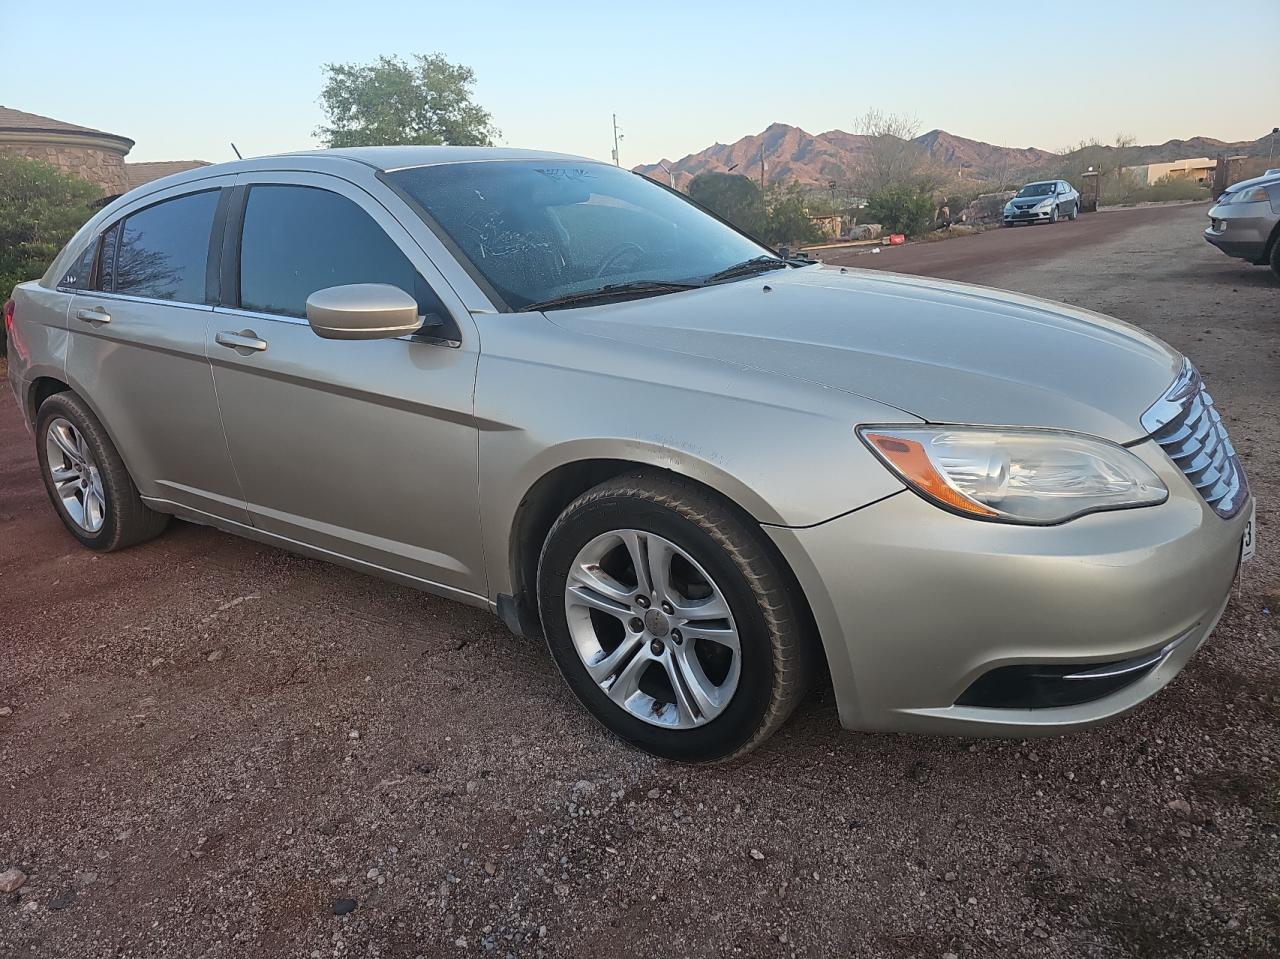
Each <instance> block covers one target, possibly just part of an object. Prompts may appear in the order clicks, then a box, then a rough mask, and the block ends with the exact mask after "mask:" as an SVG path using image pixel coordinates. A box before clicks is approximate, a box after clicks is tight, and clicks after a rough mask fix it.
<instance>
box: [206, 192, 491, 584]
mask: <svg viewBox="0 0 1280 959" xmlns="http://www.w3.org/2000/svg"><path fill="white" fill-rule="evenodd" d="M237 184H238V187H237V193H238V194H241V193H242V194H243V199H242V205H239V204H238V213H239V217H240V218H241V220H242V222H241V224H240V229H239V231H238V235H239V238H240V239H239V247H238V250H229V251H228V254H229V255H231V256H234V254H235V253H238V263H239V269H238V274H239V275H238V279H233V280H231V281H224V284H223V286H224V289H223V304H224V305H222V306H219V307H218V308H217V310H216V311H215V312H214V314H213V319H214V322H213V326H212V327H211V335H210V344H209V359H210V361H211V362H212V364H213V373H214V381H215V383H216V385H217V390H218V397H219V403H220V407H221V410H222V416H223V422H224V425H225V428H226V432H227V441H228V444H229V445H230V448H231V458H232V461H233V462H234V464H235V469H236V473H237V475H238V476H239V478H240V484H241V488H242V489H243V491H244V496H245V499H246V501H247V504H248V509H249V512H250V515H251V517H252V521H253V523H254V525H255V526H257V527H258V528H260V529H261V530H263V531H264V532H267V533H271V534H273V535H275V536H279V537H282V538H283V539H285V540H290V541H293V542H296V543H301V544H305V545H307V546H310V547H312V548H313V549H317V550H321V551H323V552H326V553H329V554H335V555H336V556H339V557H346V558H349V559H354V560H357V561H358V562H359V563H361V564H366V565H367V566H370V567H373V568H375V571H376V570H390V571H393V572H396V573H399V574H403V575H407V576H411V577H413V578H415V579H417V580H421V581H425V582H427V583H431V584H436V585H438V586H441V587H445V588H446V591H456V592H461V593H467V594H472V595H477V594H478V595H484V594H485V592H486V581H485V574H484V563H483V554H482V552H481V546H480V522H479V507H478V496H477V474H476V469H477V446H478V436H477V432H476V426H475V423H474V418H473V413H472V396H473V392H474V387H475V376H476V361H477V352H476V351H477V338H476V335H475V329H474V326H472V324H471V320H470V316H469V314H468V313H467V311H466V310H465V309H464V308H463V307H462V304H461V302H460V301H458V299H457V297H456V296H455V295H454V294H453V292H452V291H451V290H450V289H449V288H448V286H447V285H446V284H445V283H444V282H443V279H442V278H441V277H440V275H439V273H438V272H437V271H436V270H435V268H434V266H433V265H432V264H431V262H430V260H428V259H427V257H426V255H425V254H424V253H423V252H422V250H421V249H420V248H418V247H417V245H416V244H415V243H414V241H413V238H412V237H411V236H410V235H409V233H408V232H407V231H406V230H405V229H404V227H402V226H401V225H400V224H399V223H398V222H397V221H396V220H395V218H394V217H392V216H391V214H390V213H388V212H387V211H386V209H385V208H383V207H382V206H381V205H380V204H379V203H378V202H377V200H376V199H374V198H373V197H371V196H370V195H369V194H368V193H366V192H364V191H363V190H361V189H360V188H358V187H356V186H354V185H352V184H350V183H347V182H346V181H344V180H341V179H338V178H336V177H330V176H325V175H320V174H310V173H289V174H246V175H244V176H241V177H240V178H238V180H237ZM235 220H236V215H235V214H233V216H232V217H231V218H229V221H228V233H229V235H231V236H235V235H236V233H235ZM232 272H234V271H232ZM225 275H227V274H226V273H225V271H224V276H225ZM348 283H391V284H393V285H396V286H399V287H400V288H401V289H404V290H405V291H406V292H408V293H410V294H411V295H413V296H415V297H416V298H417V299H418V302H419V308H420V310H421V311H422V312H423V313H436V314H441V313H443V314H445V315H446V316H447V317H448V320H449V323H450V325H451V328H452V333H451V334H450V339H451V340H452V342H445V341H443V340H441V339H438V338H436V339H432V338H427V337H425V336H422V335H415V336H409V337H401V338H399V339H386V340H364V341H343V340H326V339H321V338H320V337H318V336H317V335H316V334H315V333H314V332H313V331H312V330H311V327H310V326H309V325H308V323H307V320H306V299H307V297H308V296H309V295H310V294H311V293H313V292H315V291H316V290H319V289H324V288H327V287H331V286H340V285H343V284H348ZM228 285H234V286H235V289H231V290H228V289H226V287H227V286H228ZM436 332H438V331H436Z"/></svg>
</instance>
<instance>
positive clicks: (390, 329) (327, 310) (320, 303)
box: [307, 283, 423, 340]
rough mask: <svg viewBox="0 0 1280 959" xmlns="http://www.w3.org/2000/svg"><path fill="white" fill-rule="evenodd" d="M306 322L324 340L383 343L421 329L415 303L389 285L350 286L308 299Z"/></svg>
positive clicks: (402, 291) (336, 287)
mask: <svg viewBox="0 0 1280 959" xmlns="http://www.w3.org/2000/svg"><path fill="white" fill-rule="evenodd" d="M307 322H308V323H310V324H311V329H312V330H313V331H314V332H315V334H316V336H321V337H324V338H325V339H326V340H384V339H394V338H395V337H397V336H405V335H406V334H409V333H413V332H416V331H417V330H418V329H420V328H421V327H422V324H423V318H422V317H421V316H419V315H418V302H417V300H415V299H414V298H413V297H411V296H410V295H409V294H408V293H406V292H405V291H404V290H402V289H400V288H399V287H396V286H391V285H390V284H389V283H350V284H348V285H346V286H331V287H328V288H327V289H323V290H316V291H315V292H314V293H312V294H311V295H310V296H309V297H307Z"/></svg>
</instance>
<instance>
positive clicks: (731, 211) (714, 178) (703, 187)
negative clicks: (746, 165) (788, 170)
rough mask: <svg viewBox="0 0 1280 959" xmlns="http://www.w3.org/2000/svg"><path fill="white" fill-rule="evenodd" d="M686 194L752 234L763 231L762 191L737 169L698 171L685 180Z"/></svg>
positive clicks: (758, 233) (764, 215)
mask: <svg viewBox="0 0 1280 959" xmlns="http://www.w3.org/2000/svg"><path fill="white" fill-rule="evenodd" d="M689 198H690V199H691V200H693V201H694V202H695V203H699V204H701V205H702V206H705V207H706V208H707V209H708V210H710V211H711V212H712V213H715V214H716V215H717V216H720V217H722V218H724V219H726V220H728V221H729V222H730V223H732V224H733V225H734V226H736V227H737V228H738V229H739V230H742V231H744V232H746V233H750V234H751V235H752V236H759V235H761V233H762V231H763V227H764V225H765V220H766V214H765V204H764V194H763V193H762V192H761V191H760V187H759V185H757V183H756V181H755V180H752V179H749V178H748V177H745V176H742V175H741V174H738V173H699V174H698V175H697V176H695V177H694V178H693V179H692V180H690V181H689Z"/></svg>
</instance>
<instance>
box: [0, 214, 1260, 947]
mask: <svg viewBox="0 0 1280 959" xmlns="http://www.w3.org/2000/svg"><path fill="white" fill-rule="evenodd" d="M1108 218H1111V219H1108ZM1091 221H1092V222H1091ZM1202 221H1203V210H1202V209H1201V208H1199V207H1194V208H1185V207H1184V208H1174V209H1169V210H1161V211H1155V212H1151V211H1140V212H1137V213H1109V214H1098V215H1096V217H1093V218H1084V219H1082V220H1080V221H1078V222H1077V223H1074V224H1062V225H1060V226H1058V227H1054V228H1053V230H1055V231H1061V232H1060V233H1059V234H1058V237H1059V238H1060V239H1055V237H1054V236H1053V235H1052V234H1051V233H1050V230H1049V228H1040V230H1041V232H1042V233H1043V234H1044V237H1047V238H1042V237H1040V236H1037V237H1036V238H1035V239H1034V243H1035V244H1036V245H1034V246H1030V247H1026V248H1025V249H1024V250H1023V251H1022V252H1019V250H1018V249H1017V248H1006V247H1003V246H999V244H1007V243H1009V242H1010V241H1009V240H1008V239H1001V238H1000V236H1001V235H1000V234H995V235H991V234H987V235H983V236H979V237H973V238H965V239H960V240H953V241H949V242H947V243H940V244H937V245H936V247H919V248H907V249H904V250H895V251H893V252H892V253H890V254H885V255H882V256H879V257H876V258H875V259H876V260H877V261H878V262H876V263H874V264H871V265H875V266H883V267H891V268H899V269H912V268H919V269H920V270H923V269H925V268H928V269H932V270H934V271H936V272H938V273H941V274H949V275H960V276H961V278H963V279H967V280H974V281H978V280H981V281H985V282H990V283H993V284H997V285H1005V286H1009V287H1012V288H1015V289H1020V290H1025V291H1028V292H1032V293H1036V294H1040V295H1043V296H1048V297H1053V298H1057V299H1062V300H1067V301H1070V302H1073V303H1079V304H1083V305H1086V306H1090V307H1093V308H1095V309H1098V310H1101V311H1104V312H1108V313H1113V314H1115V315H1117V316H1119V317H1121V318H1123V319H1126V320H1129V321H1131V322H1134V323H1137V324H1139V325H1141V326H1144V327H1146V328H1147V329H1150V330H1152V331H1154V332H1155V333H1157V334H1159V335H1160V336H1162V337H1164V338H1166V339H1167V340H1169V341H1170V342H1171V343H1172V344H1173V345H1174V346H1176V347H1178V348H1180V349H1183V350H1185V351H1187V352H1189V353H1190V354H1191V355H1192V356H1193V357H1194V358H1195V359H1196V360H1197V361H1198V362H1199V363H1200V364H1201V367H1202V369H1203V370H1204V373H1205V378H1206V380H1207V381H1208V383H1209V385H1210V387H1211V388H1212V390H1213V393H1214V396H1215V398H1216V399H1217V401H1218V402H1219V404H1220V405H1221V406H1222V407H1224V408H1225V410H1226V411H1227V415H1228V421H1229V424H1230V427H1231V430H1232V435H1233V438H1234V440H1235V443H1236V445H1237V447H1239V448H1240V449H1241V451H1242V453H1243V456H1244V457H1245V462H1246V465H1247V467H1248V469H1249V473H1250V477H1251V479H1252V481H1253V484H1254V488H1255V490H1256V492H1257V494H1258V496H1259V498H1260V499H1261V502H1262V509H1261V511H1260V514H1259V518H1260V521H1261V543H1260V551H1259V554H1258V558H1257V560H1256V561H1255V562H1253V563H1251V564H1249V565H1248V566H1247V567H1245V568H1244V570H1243V572H1242V574H1241V578H1240V581H1239V585H1238V588H1237V590H1236V592H1235V594H1234V597H1233V599H1232V602H1231V605H1230V606H1229V607H1228V610H1227V613H1226V616H1225V619H1224V620H1223V623H1222V625H1221V626H1220V627H1219V628H1218V630H1217V632H1216V634H1215V635H1214V637H1213V639H1212V641H1211V642H1210V643H1209V644H1208V645H1207V646H1206V647H1205V648H1204V649H1203V650H1202V651H1201V652H1200V653H1199V654H1198V655H1197V656H1196V658H1195V659H1194V660H1193V662H1192V663H1191V665H1190V667H1189V668H1188V669H1187V670H1186V671H1185V672H1184V673H1183V674H1182V675H1181V676H1180V677H1179V678H1178V679H1177V680H1176V681H1175V682H1174V683H1173V684H1172V685H1171V686H1170V687H1169V688H1168V689H1167V690H1166V691H1164V692H1163V693H1162V694H1160V695H1159V696H1158V697H1156V698H1155V699H1154V700H1153V701H1151V702H1150V703H1148V704H1146V705H1145V706H1144V707H1143V708H1142V709H1140V710H1139V711H1138V712H1137V713H1136V714H1133V715H1131V716H1130V717H1127V718H1126V719H1124V720H1122V721H1120V722H1118V723H1115V724H1113V725H1111V726H1109V727H1106V728H1104V729H1100V730H1097V731H1094V732H1090V733H1086V734H1082V735H1077V736H1075V737H1073V738H1069V739H1061V740H1048V741H1044V740H1042V741H1036V742H1033V743H1023V742H1017V741H998V740H982V741H977V740H954V739H931V738H926V737H913V736H893V735H859V734H850V733H843V732H841V731H840V729H839V727H838V725H837V721H836V711H835V708H834V705H833V703H832V701H831V698H830V695H829V694H825V695H824V694H818V695H815V696H814V698H813V699H812V701H811V702H809V703H808V704H807V705H806V706H805V707H803V708H802V710H801V711H800V713H799V714H798V715H797V716H796V718H795V719H794V720H793V721H792V722H791V723H790V724H789V725H788V726H787V727H786V728H785V729H784V730H783V731H782V733H781V734H780V735H778V736H776V737H775V738H774V739H773V740H771V741H770V742H769V743H768V744H767V745H766V746H765V747H764V748H763V749H761V750H759V751H758V752H756V753H755V754H753V755H752V756H750V757H749V758H747V759H746V760H744V761H741V762H738V763H735V764H732V765H725V766H719V767H715V768H711V769H689V768H685V767H681V766H677V765H672V764H669V763H664V762H658V761H655V760H652V759H649V758H647V757H644V756H641V755H638V754H637V753H635V752H632V751H630V750H628V749H626V748H624V747H622V746H620V745H619V744H618V743H617V742H615V741H614V740H612V739H610V738H609V737H608V736H607V735H606V734H604V733H603V732H602V731H601V730H599V729H598V728H597V727H596V726H595V725H594V724H593V723H591V722H590V721H589V720H588V719H587V718H586V717H585V715H584V714H583V712H582V710H580V709H579V708H578V706H577V705H576V704H575V703H574V702H573V701H572V700H571V698H570V696H569V694H568V693H567V692H566V690H565V689H564V687H563V686H562V684H561V682H560V680H559V678H558V677H557V675H556V673H555V670H554V668H553V666H552V664H551V663H550V661H549V659H548V657H547V655H546V654H545V652H544V650H542V649H540V648H537V647H536V646H532V645H529V644H526V643H523V642H521V641H520V640H517V639H516V638H514V637H513V636H511V635H510V634H509V633H508V632H507V631H506V630H505V629H504V628H503V627H502V626H501V625H499V624H498V622H497V621H496V620H493V619H489V618H487V617H486V616H484V615H481V614H479V613H476V612H474V611H472V610H469V609H465V608H463V607H461V606H456V605H452V604H449V603H447V602H443V601H440V600H436V599H433V598H430V597H427V596H423V595H420V594H417V593H414V592H411V591H409V590H407V589H402V588H399V587H395V586H390V585H387V584H385V583H382V582H380V581H377V580H373V579H368V578H365V577H363V576H360V575H357V574H354V573H351V572H347V571H345V570H342V569H338V568H336V567H330V566H326V565H322V564H320V563H316V562H311V561H309V560H304V559H299V558H296V557H293V556H290V555H288V554H285V553H282V552H279V551H277V550H274V549H270V548H266V547H262V546H258V545H255V544H252V543H248V542H244V541H241V540H236V539H233V538H231V537H229V536H225V535H222V534H220V533H216V532H212V531H209V530H206V529H201V528H197V527H194V526H188V525H184V524H177V525H175V526H174V527H172V528H171V529H170V531H169V532H168V533H167V534H166V535H165V536H164V537H162V538H161V539H160V540H158V541H157V542H155V543H152V544H149V545H147V546H145V547H142V548H138V549H134V550H131V551H127V552H124V553H119V554H114V555H110V556H105V557H98V556H94V555H91V554H89V553H87V552H85V551H83V550H81V549H79V548H78V547H76V546H75V544H74V543H73V541H72V540H71V539H70V537H68V536H67V535H66V534H64V532H63V531H62V529H61V527H60V526H59V525H58V523H57V521H56V520H55V518H54V514H53V512H52V511H51V509H50V507H49V506H48V504H47V502H46V500H45V496H44V492H43V490H42V488H41V487H40V484H39V482H38V480H37V476H36V466H35V460H34V457H33V455H32V449H31V443H30V440H29V438H28V437H27V435H26V434H25V432H24V431H23V428H22V426H21V425H20V423H19V420H18V416H17V413H16V410H15V408H14V405H13V403H12V400H11V398H10V397H9V396H8V395H7V390H6V395H5V396H4V397H3V398H0V493H2V496H0V707H7V708H8V709H10V710H12V712H11V713H9V714H7V715H4V716H0V872H2V871H3V870H4V869H5V868H7V867H8V866H10V865H17V866H20V867H21V868H22V869H23V870H24V871H25V872H26V873H27V874H28V875H29V878H28V879H27V881H26V884H25V885H24V886H23V887H22V888H20V889H19V890H18V891H17V892H16V893H14V894H10V895H8V896H0V956H22V957H28V956H30V957H42V959H43V957H61V956H74V957H81V956H83V957H90V956H93V957H99V956H120V957H124V956H130V957H144V956H145V957H153V956H156V957H158V956H165V957H181V959H190V957H196V956H208V957H223V956H246V957H249V956H252V957H266V956H290V957H310V956H315V957H329V956H353V957H354V956H360V957H365V956H367V957H414V956H437V955H444V956H451V955H463V954H466V955H482V956H483V955H496V956H506V955H515V956H529V955H539V954H545V955H556V956H606V957H608V956H675V955H695V956H702V955H748V956H787V955H802V956H854V957H891V959H897V957H904V959H905V957H925V959H948V957H993V956H1033V957H1082V956H1096V957H1120V956H1138V957H1157V956H1159V957H1165V956H1195V957H1223V959H1226V957H1230V959H1241V957H1259V959H1261V957H1263V956H1274V955H1277V954H1278V953H1280V838H1278V836H1280V797H1278V786H1280V773H1278V764H1280V658H1278V656H1277V640H1278V636H1277V629H1276V625H1275V624H1276V613H1277V609H1278V608H1280V523H1277V521H1276V516H1277V513H1276V504H1277V503H1280V480H1277V475H1280V424H1278V422H1277V416H1276V409H1277V405H1278V401H1277V393H1280V282H1277V281H1276V280H1274V279H1273V278H1271V276H1270V275H1269V274H1268V273H1266V272H1264V271H1262V270H1259V269H1254V268H1250V267H1247V266H1244V265H1242V264H1237V263H1236V262H1235V261H1232V260H1228V259H1227V258H1226V257H1224V256H1222V255H1221V254H1220V253H1218V252H1217V251H1216V250H1213V249H1211V248H1210V247H1208V245H1207V244H1205V243H1204V241H1203V240H1201V239H1200V237H1199V235H1198V234H1199V230H1200V226H1201V222H1202ZM1101 226H1105V227H1106V229H1101V228H1100V227H1101ZM1074 229H1080V230H1081V233H1082V234H1083V231H1084V230H1085V229H1089V230H1091V231H1092V239H1086V240H1085V241H1081V242H1076V241H1075V239H1076V238H1075V237H1074V236H1073V235H1071V234H1069V233H1068V231H1071V230H1074ZM1030 232H1031V231H1017V232H1016V233H1014V234H1013V235H1012V239H1015V240H1016V239H1017V238H1018V236H1019V235H1023V234H1024V233H1027V234H1029V233H1030ZM1018 242H1019V243H1024V244H1025V243H1031V242H1032V239H1031V237H1028V238H1027V239H1026V240H1018ZM993 243H994V244H996V246H992V244H993ZM984 244H985V246H984ZM995 250H999V251H1001V252H999V253H998V254H997V253H994V252H993V251H995ZM935 251H936V252H935ZM975 251H976V252H975ZM869 259H870V258H869V257H860V258H859V260H858V265H859V266H861V265H864V262H865V261H868V260H869ZM342 900H346V902H343V903H342V905H341V907H340V908H343V909H345V908H350V907H352V906H354V909H353V911H351V912H349V913H348V914H346V915H342V916H338V915H335V914H334V913H335V904H336V903H338V902H339V901H342Z"/></svg>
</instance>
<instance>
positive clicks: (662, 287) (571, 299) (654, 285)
mask: <svg viewBox="0 0 1280 959" xmlns="http://www.w3.org/2000/svg"><path fill="white" fill-rule="evenodd" d="M701 285H702V284H701V283H673V282H666V281H664V280H635V281H634V282H631V283H608V284H606V285H604V286H597V287H595V288H593V289H590V290H578V291H576V292H574V293H564V294H561V295H560V296H553V297H550V298H549V299H546V300H538V301H537V302H536V303H530V304H528V305H527V306H522V307H520V312H521V313H528V312H530V311H533V310H551V309H555V308H556V307H561V306H577V305H580V304H583V303H590V302H596V303H606V302H608V301H609V300H615V299H626V298H628V297H639V296H657V295H658V294H660V293H678V292H680V291H681V290H696V289H697V288H698V287H700V286H701Z"/></svg>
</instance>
